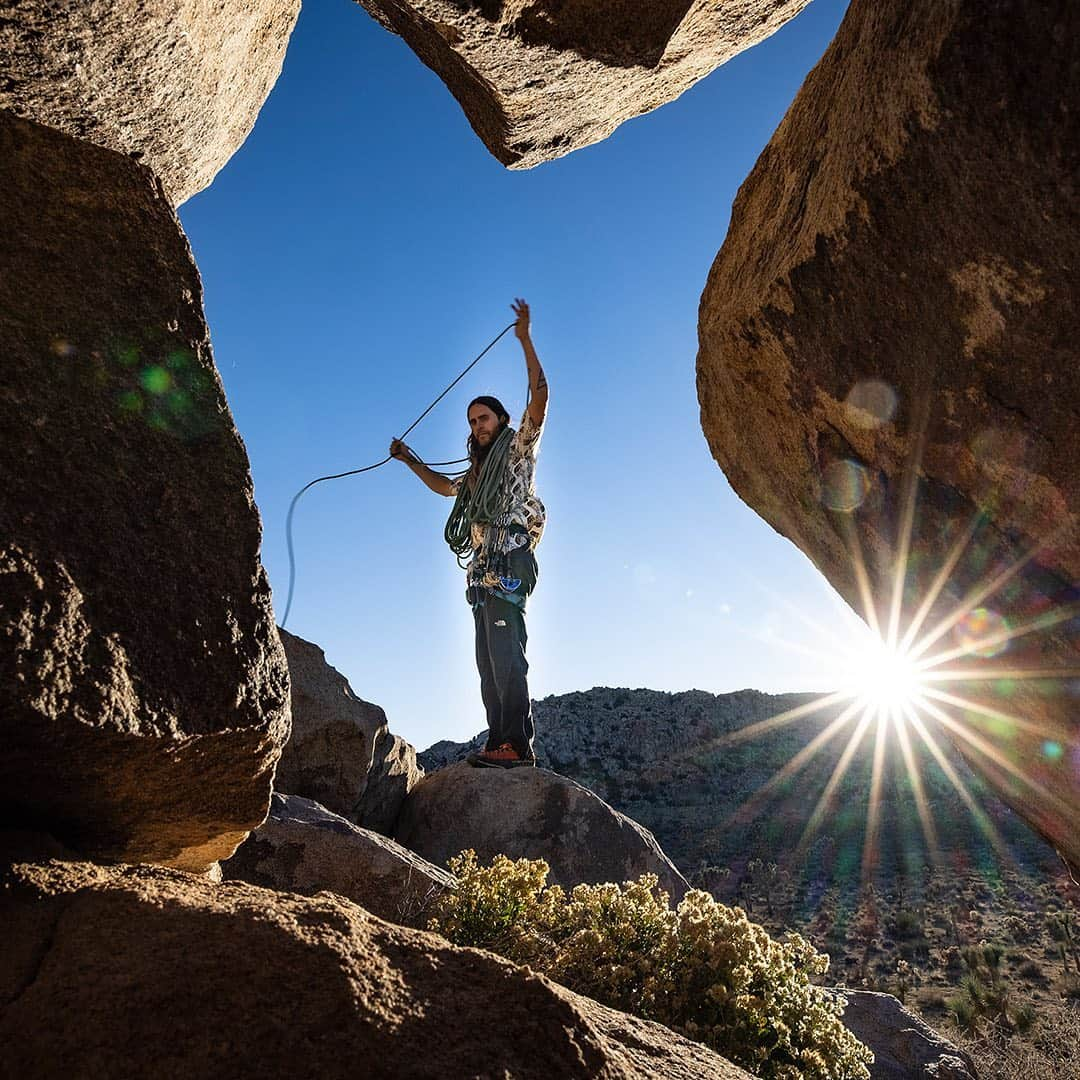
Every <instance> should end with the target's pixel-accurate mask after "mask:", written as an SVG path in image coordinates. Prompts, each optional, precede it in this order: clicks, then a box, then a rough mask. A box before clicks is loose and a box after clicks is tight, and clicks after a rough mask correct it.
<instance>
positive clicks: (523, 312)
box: [510, 296, 529, 341]
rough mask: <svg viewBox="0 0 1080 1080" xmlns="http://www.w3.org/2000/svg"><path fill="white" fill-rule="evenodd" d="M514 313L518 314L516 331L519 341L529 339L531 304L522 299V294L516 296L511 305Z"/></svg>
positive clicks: (515, 325)
mask: <svg viewBox="0 0 1080 1080" xmlns="http://www.w3.org/2000/svg"><path fill="white" fill-rule="evenodd" d="M510 307H511V308H512V309H513V312H514V314H515V315H516V316H517V322H515V323H514V333H515V335H516V336H517V339H518V341H528V340H529V305H528V304H526V303H525V301H524V300H522V299H521V297H520V296H517V297H515V298H514V302H513V303H512V304H511V305H510Z"/></svg>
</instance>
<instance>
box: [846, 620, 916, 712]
mask: <svg viewBox="0 0 1080 1080" xmlns="http://www.w3.org/2000/svg"><path fill="white" fill-rule="evenodd" d="M924 689H925V672H924V671H922V670H920V668H919V667H918V665H917V664H916V661H915V658H914V657H913V656H912V655H911V654H910V653H909V652H908V651H907V650H906V649H903V648H901V647H900V646H898V645H890V644H889V643H888V642H887V641H884V640H882V639H881V638H880V637H878V636H877V635H875V634H870V633H868V634H867V635H866V641H865V643H864V644H863V645H862V647H861V649H860V650H858V651H857V652H856V653H855V654H854V655H853V656H852V658H851V671H850V673H849V676H848V679H847V685H845V686H844V687H843V690H844V692H845V695H850V697H852V698H854V699H856V700H857V701H859V702H860V703H861V704H862V705H864V706H865V707H867V708H869V709H872V710H873V711H874V712H875V713H877V714H878V715H883V716H890V717H898V718H902V717H905V716H906V715H907V714H908V713H909V712H910V711H911V709H912V708H913V707H916V706H918V705H919V703H920V701H921V699H922V694H923V691H924Z"/></svg>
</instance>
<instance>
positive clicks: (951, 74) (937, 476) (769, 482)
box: [698, 0, 1080, 868]
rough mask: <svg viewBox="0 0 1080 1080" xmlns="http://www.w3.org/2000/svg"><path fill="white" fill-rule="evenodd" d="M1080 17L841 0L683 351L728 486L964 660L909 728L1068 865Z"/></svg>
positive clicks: (1078, 378)
mask: <svg viewBox="0 0 1080 1080" xmlns="http://www.w3.org/2000/svg"><path fill="white" fill-rule="evenodd" d="M1078 35H1080V9H1078V8H1077V7H1076V5H1074V4H1068V3H1064V2H1059V3H1052V4H1049V5H1043V6H1040V7H1032V6H1031V5H1029V4H1025V3H1023V2H1022V0H990V2H988V3H984V2H982V0H979V2H976V0H950V2H949V3H944V4H942V3H936V2H932V0H917V2H915V3H912V4H904V5H897V4H886V5H882V4H877V3H873V2H872V0H854V2H853V3H852V4H851V7H850V8H849V9H848V12H847V15H846V16H845V18H844V21H843V23H842V25H841V27H840V29H839V32H838V33H837V36H836V39H835V40H834V42H833V43H832V45H831V46H830V48H829V50H828V51H827V52H826V54H825V56H824V57H823V59H822V60H821V62H820V63H819V64H818V66H817V67H816V68H815V69H814V71H813V72H812V73H811V74H810V75H809V76H808V78H807V79H806V81H805V83H804V85H803V87H802V89H801V91H800V93H799V95H798V97H797V98H796V99H795V102H794V103H793V105H792V106H791V108H790V110H789V111H788V113H787V115H786V116H785V118H784V120H783V122H782V123H781V125H780V127H779V128H778V129H777V131H776V133H775V135H774V136H773V138H772V140H771V142H770V143H769V145H768V146H767V147H766V149H765V151H764V152H763V153H762V155H761V157H760V158H759V160H758V162H757V164H756V165H755V167H754V169H753V171H752V172H751V174H750V176H749V177H748V178H747V180H746V181H745V183H744V184H743V185H742V188H741V189H740V191H739V194H738V197H737V199H736V201H735V205H734V208H733V212H732V219H731V226H730V229H729V232H728V235H727V238H726V240H725V242H724V245H723V248H722V249H721V251H720V253H719V254H718V256H717V258H716V261H715V263H714V265H713V267H712V271H711V273H710V275H709V279H708V283H707V285H706V287H705V291H704V295H703V296H702V300H701V309H700V318H699V335H700V351H699V355H698V394H699V399H700V403H701V417H702V426H703V428H704V431H705V434H706V437H707V439H708V441H709V445H710V447H711V449H712V452H713V455H714V457H715V458H716V460H717V462H718V463H719V464H720V466H721V467H722V468H723V469H724V471H725V473H726V474H727V477H728V479H729V480H730V482H731V484H732V486H733V487H734V488H735V490H736V491H737V492H738V494H739V495H740V496H741V497H742V498H743V499H744V500H745V501H746V502H747V503H749V505H750V506H752V507H753V508H754V509H755V510H757V511H758V513H760V514H761V515H762V516H763V517H764V518H765V519H766V520H767V521H769V522H770V523H771V524H772V525H773V526H774V527H775V528H776V529H777V530H778V531H779V532H781V533H782V534H783V535H785V536H786V537H788V538H789V539H790V540H792V541H793V542H794V543H795V544H797V545H798V546H799V547H800V548H801V549H802V550H803V551H804V552H806V553H807V555H809V557H810V558H811V559H812V560H813V561H814V563H815V564H816V565H817V566H818V568H819V569H820V570H821V571H822V573H824V574H825V576H826V577H827V578H828V579H829V581H830V582H832V584H833V585H834V586H835V587H836V588H837V589H838V590H839V591H840V592H841V594H842V595H843V596H844V597H845V598H846V599H847V600H848V601H849V602H850V603H851V604H852V605H853V606H855V607H857V608H858V609H859V610H860V612H861V613H864V614H866V615H867V617H868V618H870V617H873V616H876V618H877V621H878V623H879V624H880V625H881V626H882V627H883V628H885V629H886V630H887V628H888V626H889V625H890V621H891V612H892V599H893V596H894V589H895V588H896V587H895V585H894V582H896V581H897V580H899V581H900V583H901V584H900V586H899V589H898V590H896V592H895V595H896V596H897V598H898V601H899V604H900V606H901V607H902V609H903V613H902V617H901V618H900V620H899V624H900V628H901V632H904V631H905V628H906V627H908V626H909V625H911V623H912V621H913V620H914V619H915V618H916V616H917V615H918V613H919V610H920V608H921V606H922V605H923V604H924V602H925V603H926V605H927V611H926V613H925V615H923V616H922V617H921V623H920V624H918V625H917V629H916V633H915V640H916V642H917V643H920V644H921V645H924V646H925V649H926V651H925V652H924V653H923V654H922V655H923V657H924V658H930V657H932V656H937V657H938V658H939V659H940V658H941V657H942V654H950V653H951V661H950V663H951V666H952V668H953V669H954V671H955V669H961V670H960V671H959V673H958V675H959V679H960V681H957V682H954V683H951V684H948V685H946V686H944V687H943V688H941V687H939V688H938V690H939V692H940V691H941V690H944V692H945V693H946V694H951V695H952V698H953V700H951V701H950V700H948V699H947V698H941V697H937V698H935V699H933V701H932V705H933V706H934V707H936V708H938V709H939V710H941V711H942V712H943V713H944V714H945V716H946V717H947V720H942V719H941V716H940V715H938V714H934V713H932V712H931V711H930V710H924V712H925V713H928V714H929V715H930V723H931V726H932V727H935V728H939V729H940V731H941V733H942V734H943V735H946V736H947V737H948V738H950V739H951V740H952V742H953V743H954V744H955V745H956V746H957V748H958V749H960V750H961V752H962V753H963V754H964V755H965V757H966V758H967V760H968V761H969V763H970V764H971V766H972V767H973V769H974V770H975V771H976V772H978V773H979V774H980V775H981V776H982V777H983V778H984V779H985V780H986V781H987V782H988V783H989V784H990V786H991V787H992V788H993V789H994V790H995V792H996V793H997V794H998V795H1000V796H1001V798H1002V799H1003V800H1004V801H1005V802H1007V803H1008V804H1009V805H1011V806H1012V807H1013V808H1014V809H1015V810H1016V811H1017V813H1019V814H1021V815H1022V816H1024V817H1025V818H1026V820H1027V821H1028V822H1030V823H1031V824H1032V825H1033V826H1034V827H1035V828H1036V829H1038V830H1039V831H1040V832H1041V833H1042V834H1043V835H1044V836H1045V837H1046V838H1047V839H1048V840H1049V841H1050V842H1051V843H1053V844H1054V845H1055V846H1057V848H1058V849H1059V851H1061V852H1062V854H1063V855H1064V856H1065V857H1066V859H1067V861H1069V862H1071V864H1072V865H1073V867H1074V868H1075V867H1076V866H1078V865H1080V831H1078V830H1077V829H1076V828H1075V822H1076V821H1077V819H1078V818H1080V784H1078V783H1077V776H1078V773H1077V769H1078V767H1080V713H1078V711H1077V709H1076V707H1075V702H1076V698H1075V686H1076V684H1075V669H1076V657H1077V649H1078V648H1080V622H1078V620H1077V619H1076V613H1077V610H1078V608H1077V602H1078V600H1080V592H1078V590H1077V585H1076V582H1077V581H1078V580H1080V517H1078V506H1080V452H1078V451H1080V448H1078V443H1077V432H1078V431H1080V363H1078V362H1077V353H1076V347H1075V343H1074V334H1073V330H1072V328H1073V327H1074V326H1075V324H1076V321H1077V317H1078V315H1080V285H1078V282H1080V276H1078V275H1077V273H1076V267H1077V265H1080V198H1078V197H1077V192H1078V189H1080V112H1078V111H1077V110H1076V109H1075V108H1074V107H1073V103H1074V102H1075V101H1076V100H1077V98H1078V96H1080V68H1078V67H1077V65H1076V60H1075V48H1074V42H1075V41H1076V39H1077V36H1078ZM863 568H865V582H866V589H865V590H864V589H863V588H862V587H861V586H860V580H859V579H860V574H861V572H862V569H863ZM864 593H866V594H869V596H871V597H873V600H872V602H871V603H870V604H869V605H868V604H867V601H866V599H865V596H864ZM1017 632H1019V636H1014V637H1011V638H1010V637H1009V636H1008V635H1009V634H1010V633H1013V634H1016V633H1017ZM944 662H945V661H944V660H942V663H944ZM1025 672H1036V673H1042V674H1043V675H1045V677H1043V678H1038V679H1028V678H1025V677H1024V673H1025ZM958 697H960V698H964V699H965V701H963V702H961V701H958V700H956V699H957V698H958Z"/></svg>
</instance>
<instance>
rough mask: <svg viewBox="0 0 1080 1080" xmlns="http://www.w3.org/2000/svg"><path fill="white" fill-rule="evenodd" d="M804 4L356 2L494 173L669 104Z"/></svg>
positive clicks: (788, 0)
mask: <svg viewBox="0 0 1080 1080" xmlns="http://www.w3.org/2000/svg"><path fill="white" fill-rule="evenodd" d="M808 2H809V0H747V2H739V3H736V2H732V0H722V2H720V3H716V2H710V3H706V2H702V0H652V2H650V3H641V2H636V0H615V2H614V3H612V2H610V0H605V2H603V3H598V2H597V0H478V2H470V3H461V2H459V0H360V3H361V4H362V5H363V6H364V7H365V8H366V9H367V10H368V11H369V12H370V13H371V14H372V15H373V16H374V17H375V18H376V19H377V20H378V21H379V22H380V23H382V24H383V26H385V27H387V29H390V30H392V31H394V32H395V33H397V34H400V35H401V37H402V38H403V39H404V40H405V42H406V43H407V44H408V45H409V47H410V48H411V49H412V50H413V51H414V52H415V53H416V55H417V56H418V57H419V58H420V59H421V60H422V61H423V62H424V63H425V64H426V65H427V66H428V67H429V68H431V69H432V70H433V71H434V72H435V73H436V74H437V75H438V76H439V77H440V78H441V79H442V80H443V82H444V83H445V84H446V86H447V88H448V89H449V90H450V92H451V93H452V94H453V95H454V97H455V98H457V100H458V103H459V104H460V105H461V107H462V109H464V111H465V115H466V117H467V118H468V120H469V123H470V124H472V127H473V130H474V131H475V132H476V133H477V135H479V136H480V138H481V139H482V140H483V142H484V145H485V146H487V148H488V149H489V150H490V151H491V153H492V154H494V155H495V157H496V158H498V159H499V161H501V162H502V163H503V164H504V165H508V166H510V167H511V168H530V167H532V166H534V165H538V164H540V163H541V162H544V161H550V160H551V159H553V158H557V157H561V156H562V155H564V154H568V153H570V151H572V150H577V149H579V148H580V147H583V146H588V145H590V144H591V143H595V142H599V141H600V140H601V139H605V138H607V136H608V135H610V134H611V133H612V132H613V131H614V130H615V129H616V128H617V127H618V126H619V125H620V124H621V123H623V121H625V120H629V119H631V118H632V117H634V116H639V115H641V114H642V113H646V112H650V111H651V110H652V109H656V108H659V107H660V106H661V105H664V104H666V103H667V102H669V101H672V100H673V99H674V98H677V97H678V96H679V95H680V94H681V93H682V92H683V91H684V90H688V89H689V88H690V87H691V86H693V85H694V83H696V82H697V81H698V80H699V79H702V78H704V77H705V76H706V75H708V74H709V73H710V72H711V71H713V69H714V68H716V67H718V66H719V65H720V64H723V63H725V62H726V61H728V60H730V59H731V58H732V57H733V56H735V55H737V54H738V53H740V52H742V51H743V50H744V49H748V48H750V47H751V46H753V45H756V44H757V43H758V42H759V41H762V40H764V39H765V38H767V37H768V36H769V35H770V34H772V33H774V32H775V31H777V30H779V29H780V27H781V26H783V25H784V23H786V22H787V21H788V20H789V19H791V18H793V17H794V16H795V15H797V14H798V13H799V12H800V11H801V10H802V9H803V8H804V7H805V6H806V4H807V3H808Z"/></svg>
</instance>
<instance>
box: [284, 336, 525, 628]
mask: <svg viewBox="0 0 1080 1080" xmlns="http://www.w3.org/2000/svg"><path fill="white" fill-rule="evenodd" d="M516 325H517V321H516V320H515V321H514V322H512V323H510V325H509V326H506V327H504V328H503V329H502V330H501V331H499V333H498V334H497V335H496V336H495V337H494V338H492V339H491V341H489V342H488V344H487V345H485V346H484V348H483V349H482V350H481V352H480V353H479V355H478V356H477V357H476V359H474V360H473V361H472V362H471V363H470V364H469V365H468V366H467V367H466V368H465V369H464V370H463V371H462V372H461V374H460V375H459V376H458V377H457V378H456V379H455V380H454V381H453V382H452V383H451V384H450V385H449V386H448V387H447V388H446V389H445V390H444V391H443V392H442V393H441V394H440V395H439V396H438V397H437V398H436V399H435V400H434V401H433V402H432V403H431V404H430V405H429V406H428V407H427V408H426V409H425V410H424V411H423V412H422V413H421V414H420V415H419V416H418V417H417V418H416V419H415V420H414V421H413V422H412V423H411V424H410V425H409V426H408V427H407V428H406V429H405V430H404V432H402V434H401V436H400V438H401V439H404V438H405V436H406V435H408V434H409V432H410V431H412V429H413V428H414V427H416V425H417V424H419V423H420V421H421V420H423V419H424V417H425V416H427V414H428V413H429V412H431V410H432V409H434V408H435V406H436V405H438V404H439V402H440V401H442V399H443V398H444V397H446V395H447V394H449V393H450V391H451V390H453V389H454V387H455V386H457V384H458V383H459V382H461V380H462V379H464V378H465V376H466V375H467V374H468V373H469V372H470V371H472V369H473V368H474V367H476V365H477V364H478V363H480V361H481V360H482V359H483V358H484V357H485V356H486V355H487V353H488V352H489V351H490V350H491V349H492V348H493V347H494V346H495V344H496V343H497V342H498V341H499V339H500V338H501V337H502V336H503V334H505V333H506V332H507V331H508V330H510V329H512V328H513V327H514V326H516ZM492 449H494V447H492ZM490 456H491V455H490V454H488V457H490ZM390 459H391V458H390V455H389V454H387V456H386V457H384V458H383V459H382V461H377V462H375V464H374V465H365V466H364V467H363V468H362V469H349V470H348V471H347V472H339V473H332V474H331V475H330V476H320V477H317V478H316V479H314V480H311V481H309V482H308V483H306V484H305V485H304V486H303V487H302V488H301V489H300V490H299V491H298V492H297V493H296V494H295V495H294V496H293V498H292V502H291V503H289V512H288V514H286V515H285V542H286V544H287V545H288V548H289V597H288V599H287V600H286V602H285V616H284V618H282V620H281V628H282V629H284V628H285V624H286V623H287V622H288V621H289V612H290V611H291V610H292V602H293V591H294V588H295V586H296V556H295V553H294V551H293V535H292V521H293V512H294V511H295V510H296V504H297V503H298V502H299V501H300V496H301V495H303V494H304V492H305V491H307V490H308V488H312V487H314V486H315V485H316V484H321V483H322V482H323V481H324V480H340V479H341V478H342V477H343V476H358V475H359V474H360V473H365V472H371V470H372V469H378V468H381V467H382V466H383V465H385V464H386V463H387V462H388V461H390ZM468 460H469V459H468V458H457V459H456V460H454V461H433V462H430V463H428V462H422V464H424V465H428V466H429V467H430V465H457V464H458V463H459V462H462V461H468ZM461 486H462V488H465V487H467V486H468V485H466V484H462V485H461ZM459 497H460V492H459ZM455 505H456V504H455Z"/></svg>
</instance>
